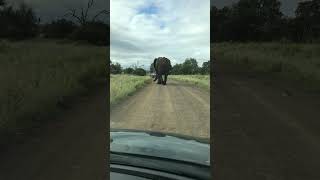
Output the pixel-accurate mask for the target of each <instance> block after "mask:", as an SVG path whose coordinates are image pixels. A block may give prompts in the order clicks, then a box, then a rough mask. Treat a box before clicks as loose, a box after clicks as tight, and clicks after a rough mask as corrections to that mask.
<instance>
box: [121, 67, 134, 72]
mask: <svg viewBox="0 0 320 180" xmlns="http://www.w3.org/2000/svg"><path fill="white" fill-rule="evenodd" d="M123 72H124V73H125V74H133V72H134V69H133V68H131V67H129V68H126V69H124V70H123Z"/></svg>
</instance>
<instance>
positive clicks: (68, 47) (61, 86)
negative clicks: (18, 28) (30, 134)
mask: <svg viewBox="0 0 320 180" xmlns="http://www.w3.org/2000/svg"><path fill="white" fill-rule="evenodd" d="M106 53H107V49H106V48H105V47H95V46H90V45H80V44H70V43H63V42H59V41H44V40H33V41H23V42H7V41H1V40H0V86H1V88H0V130H16V129H15V128H16V127H17V126H19V125H21V124H28V123H31V122H29V121H30V120H31V119H34V118H35V117H37V116H38V115H39V116H40V115H41V114H47V113H49V112H50V111H51V110H55V109H56V108H57V104H58V103H59V102H61V101H63V100H64V98H66V97H68V96H72V95H75V94H76V93H79V92H82V91H85V90H86V89H87V88H88V85H89V84H90V83H93V82H94V81H95V80H96V79H98V78H101V77H105V74H106V72H105V67H106V64H107V63H106V61H107V59H106V56H107V54H106Z"/></svg>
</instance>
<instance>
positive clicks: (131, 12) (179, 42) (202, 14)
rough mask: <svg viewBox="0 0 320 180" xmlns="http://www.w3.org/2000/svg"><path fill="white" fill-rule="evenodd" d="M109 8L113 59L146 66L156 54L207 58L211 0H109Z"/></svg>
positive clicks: (174, 59)
mask: <svg viewBox="0 0 320 180" xmlns="http://www.w3.org/2000/svg"><path fill="white" fill-rule="evenodd" d="M110 8H111V13H110V17H111V18H110V28H111V37H110V39H111V47H110V56H111V60H112V61H115V62H119V63H120V64H121V65H123V66H125V67H126V66H129V65H132V64H135V63H137V62H138V61H139V64H143V65H145V67H146V68H148V67H149V66H150V64H151V63H152V61H153V59H154V58H156V57H159V56H165V57H167V58H169V59H170V60H171V61H172V64H175V63H182V62H183V61H184V60H185V59H186V58H189V57H193V58H196V59H197V60H198V62H199V65H200V66H201V65H202V62H204V61H208V60H209V59H210V0H175V1H168V0H153V1H151V0H135V1H131V0H111V2H110Z"/></svg>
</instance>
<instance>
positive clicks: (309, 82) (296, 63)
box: [211, 43, 320, 89]
mask: <svg viewBox="0 0 320 180" xmlns="http://www.w3.org/2000/svg"><path fill="white" fill-rule="evenodd" d="M211 53H212V54H213V55H214V57H215V58H216V59H217V61H220V62H221V63H227V64H235V65H238V66H239V67H246V68H247V69H248V70H251V71H253V72H259V73H266V74H270V75H271V74H273V75H276V76H278V77H282V78H284V79H286V80H293V81H299V82H303V85H306V86H308V87H309V88H313V89H314V88H315V89H320V83H319V82H320V44H294V43H217V44H214V45H213V49H211Z"/></svg>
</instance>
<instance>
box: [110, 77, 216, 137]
mask: <svg viewBox="0 0 320 180" xmlns="http://www.w3.org/2000/svg"><path fill="white" fill-rule="evenodd" d="M110 125H111V128H127V129H142V130H153V131H161V132H171V133H178V134H185V135H191V136H195V137H209V136H210V94H209V92H206V91H204V90H201V89H199V88H196V87H193V86H190V85H186V84H184V83H181V82H178V81H172V80H170V79H169V80H168V83H167V85H166V86H163V85H158V84H155V83H152V84H149V85H147V86H146V87H144V88H143V89H141V90H139V91H138V92H137V93H136V94H134V95H133V96H131V97H129V98H128V99H127V100H125V101H123V102H121V103H120V104H118V105H116V106H115V107H113V108H112V109H111V118H110Z"/></svg>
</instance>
